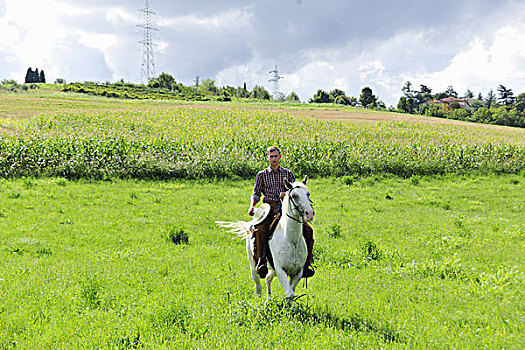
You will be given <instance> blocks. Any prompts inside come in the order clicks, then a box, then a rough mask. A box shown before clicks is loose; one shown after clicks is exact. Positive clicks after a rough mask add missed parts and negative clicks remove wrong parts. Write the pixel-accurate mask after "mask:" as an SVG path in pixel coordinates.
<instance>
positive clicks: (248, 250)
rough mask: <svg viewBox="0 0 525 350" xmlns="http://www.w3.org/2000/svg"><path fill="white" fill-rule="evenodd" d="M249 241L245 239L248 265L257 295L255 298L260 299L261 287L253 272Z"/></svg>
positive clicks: (253, 266) (256, 275) (248, 238)
mask: <svg viewBox="0 0 525 350" xmlns="http://www.w3.org/2000/svg"><path fill="white" fill-rule="evenodd" d="M251 244H252V243H251V240H250V237H249V236H247V237H246V252H247V253H248V262H249V263H250V272H251V274H252V279H253V283H254V284H255V294H257V298H261V294H262V286H261V278H260V277H259V275H258V274H257V272H256V271H255V262H254V261H253V253H252V246H251Z"/></svg>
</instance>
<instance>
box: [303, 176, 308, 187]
mask: <svg viewBox="0 0 525 350" xmlns="http://www.w3.org/2000/svg"><path fill="white" fill-rule="evenodd" d="M306 181H308V175H305V176H304V179H303V184H305V185H306Z"/></svg>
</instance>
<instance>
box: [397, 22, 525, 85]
mask: <svg viewBox="0 0 525 350" xmlns="http://www.w3.org/2000/svg"><path fill="white" fill-rule="evenodd" d="M491 39H492V40H491V41H490V42H487V40H484V39H481V38H474V39H472V40H471V41H470V43H469V44H468V45H467V46H466V47H465V48H464V49H463V50H461V51H460V52H459V53H458V54H457V55H455V56H454V57H453V58H452V60H451V61H450V64H449V65H448V66H447V67H446V68H444V69H443V70H441V71H437V72H430V73H424V74H418V75H412V76H407V77H406V78H407V80H411V81H420V82H421V83H424V84H425V85H428V86H430V87H432V88H433V91H435V92H437V91H444V90H445V89H446V87H447V86H449V85H453V86H454V88H455V89H456V91H458V93H459V94H462V93H463V92H465V91H466V90H467V88H469V89H470V90H471V91H474V92H482V93H483V94H485V93H486V92H487V91H488V90H490V89H493V90H495V89H496V88H497V86H498V85H499V84H503V85H506V86H507V87H510V88H514V90H516V89H517V90H519V91H522V90H524V89H525V70H524V69H525V25H524V24H518V25H514V26H505V27H502V28H500V29H499V30H497V31H496V32H495V33H494V35H493V37H492V38H491Z"/></svg>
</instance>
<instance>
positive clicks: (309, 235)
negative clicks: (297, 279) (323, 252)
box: [303, 222, 315, 278]
mask: <svg viewBox="0 0 525 350" xmlns="http://www.w3.org/2000/svg"><path fill="white" fill-rule="evenodd" d="M303 237H304V240H305V242H306V248H307V251H308V255H307V257H306V263H305V264H304V268H303V278H309V277H312V276H313V275H314V274H315V270H314V269H313V267H312V264H313V262H314V254H313V249H314V230H312V227H311V226H310V225H308V223H306V222H305V223H304V224H303Z"/></svg>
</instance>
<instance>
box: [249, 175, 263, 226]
mask: <svg viewBox="0 0 525 350" xmlns="http://www.w3.org/2000/svg"><path fill="white" fill-rule="evenodd" d="M261 190H262V175H261V174H260V173H258V174H257V176H255V186H254V187H253V194H252V196H251V197H250V204H251V205H250V209H248V215H250V216H253V213H254V212H255V205H256V204H257V203H259V201H260V200H261Z"/></svg>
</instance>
